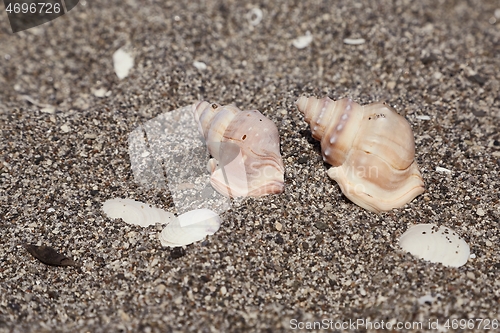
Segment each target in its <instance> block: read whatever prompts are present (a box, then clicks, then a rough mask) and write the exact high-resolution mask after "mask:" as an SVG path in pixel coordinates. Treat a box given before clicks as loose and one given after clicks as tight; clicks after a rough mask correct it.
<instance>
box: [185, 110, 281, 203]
mask: <svg viewBox="0 0 500 333" xmlns="http://www.w3.org/2000/svg"><path fill="white" fill-rule="evenodd" d="M193 113H194V115H195V118H196V119H197V120H198V124H199V130H200V132H201V133H202V134H203V136H204V137H205V141H206V144H207V148H208V151H209V152H210V155H212V157H213V158H214V160H215V161H213V160H211V161H210V162H209V166H208V168H209V170H210V172H211V173H212V175H211V178H210V182H211V184H212V186H213V187H214V188H215V189H216V190H217V191H218V192H219V193H221V194H223V195H226V196H230V197H242V196H261V195H266V194H273V193H281V192H283V186H284V172H285V168H284V165H283V160H282V158H281V155H280V145H279V142H280V141H279V133H278V129H277V127H276V125H275V124H274V123H273V122H272V121H271V120H269V119H267V118H266V117H264V116H263V115H262V114H261V113H260V112H259V111H257V110H250V111H241V110H240V109H238V108H237V107H236V106H234V105H226V106H221V105H219V104H210V103H208V102H205V101H203V102H198V103H195V104H194V105H193Z"/></svg>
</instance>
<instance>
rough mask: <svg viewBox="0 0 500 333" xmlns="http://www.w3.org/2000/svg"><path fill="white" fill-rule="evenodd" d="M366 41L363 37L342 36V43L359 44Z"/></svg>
mask: <svg viewBox="0 0 500 333" xmlns="http://www.w3.org/2000/svg"><path fill="white" fill-rule="evenodd" d="M364 43H366V40H365V39H364V38H344V44H347V45H361V44H364Z"/></svg>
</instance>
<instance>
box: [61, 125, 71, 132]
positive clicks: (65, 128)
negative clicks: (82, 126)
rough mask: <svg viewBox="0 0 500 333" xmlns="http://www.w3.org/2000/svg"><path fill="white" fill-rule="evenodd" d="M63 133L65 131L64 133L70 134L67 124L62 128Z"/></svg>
mask: <svg viewBox="0 0 500 333" xmlns="http://www.w3.org/2000/svg"><path fill="white" fill-rule="evenodd" d="M61 131H63V132H64V133H68V132H69V131H71V129H70V128H69V126H68V125H67V124H64V125H62V126H61Z"/></svg>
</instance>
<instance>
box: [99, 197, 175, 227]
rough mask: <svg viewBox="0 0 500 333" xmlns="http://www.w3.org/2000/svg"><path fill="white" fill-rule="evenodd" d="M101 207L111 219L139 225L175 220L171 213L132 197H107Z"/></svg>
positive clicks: (165, 222) (145, 225)
mask: <svg viewBox="0 0 500 333" xmlns="http://www.w3.org/2000/svg"><path fill="white" fill-rule="evenodd" d="M102 209H103V210H104V213H106V215H107V216H108V217H109V218H111V219H122V220H123V221H124V222H125V223H128V224H133V225H138V226H141V227H147V226H149V225H154V224H156V223H160V224H167V223H172V221H175V220H177V218H176V217H175V215H174V214H172V213H169V212H167V211H164V210H163V209H160V208H156V207H153V206H151V205H148V204H146V203H143V202H140V201H135V200H132V199H109V200H107V201H106V202H104V204H103V205H102Z"/></svg>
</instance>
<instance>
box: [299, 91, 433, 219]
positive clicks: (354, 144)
mask: <svg viewBox="0 0 500 333" xmlns="http://www.w3.org/2000/svg"><path fill="white" fill-rule="evenodd" d="M297 107H298V109H299V111H300V112H302V113H303V114H304V116H305V120H306V122H307V123H308V124H309V125H310V126H311V131H312V136H313V138H315V139H316V140H320V141H321V151H322V154H323V160H324V161H325V162H327V163H328V164H331V165H332V168H330V169H329V170H328V176H329V177H330V178H332V179H334V180H335V181H336V182H337V183H338V184H339V185H340V188H341V190H342V192H343V193H344V195H345V196H346V197H347V198H349V199H350V200H351V201H353V202H354V203H356V204H357V205H359V206H361V207H363V208H365V209H368V210H370V211H373V212H380V211H387V210H391V209H392V208H398V207H401V206H403V205H405V204H406V203H407V202H410V201H411V200H413V198H415V197H416V196H417V195H419V194H421V193H422V192H424V190H425V188H424V183H423V180H422V176H421V174H420V172H419V170H418V167H417V164H416V163H415V141H414V138H413V132H412V130H411V127H410V125H409V124H408V122H407V121H406V119H405V118H403V117H402V116H400V115H399V114H397V113H396V111H395V110H394V109H392V108H391V107H389V106H388V105H385V104H383V103H373V104H369V105H365V106H361V105H359V104H357V103H355V102H353V101H352V100H351V99H348V98H344V99H341V100H338V101H333V100H331V99H330V98H328V97H325V98H323V99H321V100H320V99H317V98H315V97H310V98H307V97H304V96H302V97H301V98H300V99H299V100H298V101H297Z"/></svg>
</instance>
